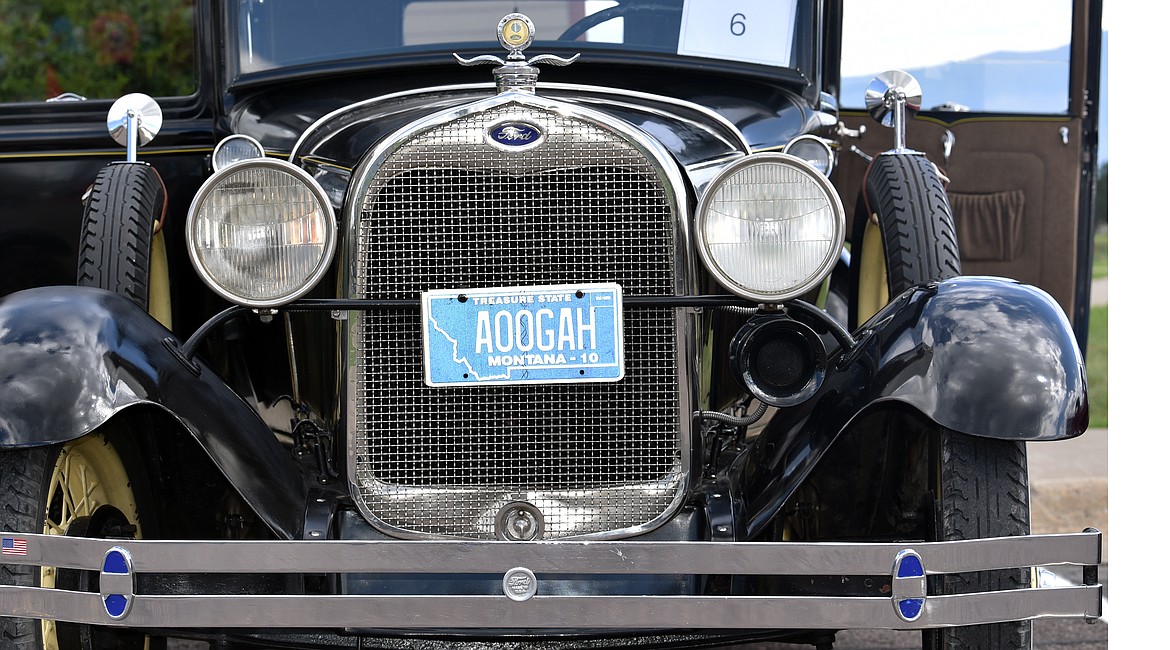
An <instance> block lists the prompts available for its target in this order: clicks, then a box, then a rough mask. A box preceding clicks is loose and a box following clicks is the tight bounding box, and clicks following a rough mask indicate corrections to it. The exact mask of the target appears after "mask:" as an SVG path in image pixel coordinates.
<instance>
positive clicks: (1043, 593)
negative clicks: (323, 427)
mask: <svg viewBox="0 0 1170 650" xmlns="http://www.w3.org/2000/svg"><path fill="white" fill-rule="evenodd" d="M0 535H3V537H4V544H5V548H4V550H5V554H4V555H3V556H2V557H0V563H5V564H23V565H42V564H43V565H49V566H57V567H63V568H72V569H82V570H89V571H96V572H100V592H101V593H86V592H73V591H66V590H60V589H42V588H39V587H17V586H9V585H3V586H0V616H21V617H28V618H46V619H55V620H59V621H72V622H78V623H91V624H98V625H110V626H125V627H150V628H202V627H210V628H316V629H325V628H343V627H352V628H387V629H389V628H394V629H426V628H432V629H437V628H443V629H468V628H496V629H500V628H508V629H529V630H535V629H542V628H544V629H549V628H556V629H562V630H563V629H566V628H572V629H581V630H587V629H602V628H604V629H620V628H625V629H719V628H723V629H781V628H802V629H812V628H824V629H845V628H887V629H921V628H929V627H948V626H956V625H975V624H983V623H995V622H1002V621H1010V620H1022V619H1036V618H1047V617H1070V616H1071V617H1085V618H1087V619H1090V620H1092V619H1095V618H1097V617H1100V616H1101V602H1102V601H1101V598H1102V587H1101V585H1099V584H1095V583H1096V578H1095V574H1096V567H1097V565H1098V564H1099V563H1100V561H1101V535H1100V533H1099V532H1097V531H1095V530H1091V529H1090V530H1089V531H1086V532H1084V533H1077V534H1069V535H1033V536H1026V537H1002V538H992V539H981V540H969V541H957V542H907V543H874V544H866V543H836V542H822V543H808V544H806V543H724V542H527V543H523V542H522V543H512V542H430V541H409V542H407V541H332V540H330V541H291V542H289V541H282V542H267V541H264V542H260V541H133V540H124V541H123V540H103V539H86V538H73V537H60V536H49V535H31V534H30V535H24V534H13V533H0ZM15 549H19V550H15ZM20 553H22V554H20ZM1057 564H1076V565H1083V566H1084V567H1085V578H1086V579H1085V582H1086V584H1084V585H1077V586H1069V587H1046V588H1035V587H1034V588H1029V589H1018V590H1012V591H996V592H984V593H973V594H962V595H946V596H931V595H928V594H927V589H926V577H927V576H929V575H937V574H945V573H960V572H968V571H986V570H994V569H1006V568H1015V567H1036V566H1050V565H1057ZM144 573H156V574H157V573H228V574H230V573H249V574H255V573H411V574H418V573H435V574H449V573H476V574H493V573H494V574H497V575H499V576H500V577H501V586H500V595H495V596H430V595H417V596H364V595H363V596H358V595H299V594H296V595H247V596H239V595H212V594H209V595H182V596H177V595H174V596H173V595H153V594H151V595H146V594H136V593H134V587H135V580H134V577H135V575H136V574H144ZM553 574H667V575H677V574H715V575H725V574H743V575H765V574H771V575H875V576H876V575H887V576H890V579H891V594H890V596H888V597H887V596H882V597H872V596H549V595H541V594H540V593H539V586H540V576H541V575H553Z"/></svg>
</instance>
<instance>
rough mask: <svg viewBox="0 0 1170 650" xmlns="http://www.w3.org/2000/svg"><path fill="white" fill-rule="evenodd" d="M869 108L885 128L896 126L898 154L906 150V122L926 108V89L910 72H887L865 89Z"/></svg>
mask: <svg viewBox="0 0 1170 650" xmlns="http://www.w3.org/2000/svg"><path fill="white" fill-rule="evenodd" d="M865 108H866V110H868V111H869V114H870V115H872V116H873V119H875V120H877V121H878V122H880V123H881V124H882V126H892V127H894V152H895V153H901V152H903V151H906V120H907V119H908V118H910V117H913V116H914V114H915V113H917V112H918V110H919V109H920V108H922V86H921V85H919V84H918V80H917V79H915V78H914V76H913V75H911V74H910V73H908V72H904V71H902V70H887V71H886V72H883V73H881V74H879V75H878V76H876V77H874V78H873V81H870V82H869V86H867V87H866V89H865Z"/></svg>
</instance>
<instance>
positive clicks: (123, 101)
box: [106, 93, 163, 162]
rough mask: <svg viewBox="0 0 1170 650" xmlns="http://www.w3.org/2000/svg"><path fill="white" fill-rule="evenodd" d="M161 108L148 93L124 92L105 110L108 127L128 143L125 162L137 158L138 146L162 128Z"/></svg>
mask: <svg viewBox="0 0 1170 650" xmlns="http://www.w3.org/2000/svg"><path fill="white" fill-rule="evenodd" d="M162 122H163V118H162V108H160V107H159V105H158V102H156V101H154V99H153V98H152V97H150V96H149V95H143V94H142V93H130V94H129V95H123V96H121V97H119V98H118V100H117V101H115V102H114V105H113V106H111V107H110V112H109V113H107V114H106V128H107V129H109V132H110V137H111V138H113V139H114V142H117V143H118V144H122V145H126V162H137V161H138V147H139V145H145V144H146V143H148V142H150V141H151V140H153V139H154V136H156V135H158V132H159V130H160V129H162Z"/></svg>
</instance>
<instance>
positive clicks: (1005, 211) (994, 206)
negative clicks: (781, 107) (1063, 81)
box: [833, 113, 1080, 315]
mask: <svg viewBox="0 0 1170 650" xmlns="http://www.w3.org/2000/svg"><path fill="white" fill-rule="evenodd" d="M842 119H843V121H844V122H845V123H846V125H848V126H849V127H850V128H857V126H859V125H861V124H864V125H865V126H866V133H865V134H864V135H863V136H862V137H861V138H860V139H857V140H852V139H846V140H845V142H844V143H843V145H844V146H843V150H842V151H841V153H840V163H839V165H838V168H837V170H836V171H835V172H834V173H833V182H834V184H835V185H836V186H837V188H838V190H839V191H840V192H841V196H842V200H843V202H844V203H845V206H846V211H847V212H848V213H849V217H850V218H849V221H847V223H852V211H853V209H854V207H855V202H856V197H857V192H858V188H859V187H861V180H862V177H863V175H864V173H865V169H866V167H867V165H868V163H867V162H866V161H865V160H864V159H863V158H861V157H860V156H858V155H856V154H854V153H851V152H850V151H849V150H848V149H849V147H850V146H851V145H857V147H858V148H860V149H861V150H863V151H865V152H866V153H868V154H870V155H873V154H877V153H880V152H882V151H886V150H888V149H890V148H892V147H893V131H892V130H891V129H888V128H886V127H882V126H880V125H879V124H877V122H875V121H874V120H873V119H872V118H870V117H869V116H868V115H864V114H857V113H848V114H845V115H843V116H842ZM1062 126H1063V127H1067V128H1068V144H1065V143H1064V141H1063V139H1062V135H1061V131H1060V128H1061V127H1062ZM948 129H949V130H950V131H951V132H952V133H953V134H954V136H955V143H954V147H953V149H952V151H951V156H950V159H949V160H948V161H946V162H945V164H944V159H943V147H942V142H943V136H944V134H945V133H946V131H947V130H948ZM1079 137H1080V125H1079V119H1074V118H1065V117H1060V118H1053V117H1047V116H1045V117H1036V118H1020V119H1010V118H968V119H960V120H957V121H956V122H954V123H953V124H951V125H949V126H948V125H944V124H942V123H940V122H938V121H936V120H933V119H928V118H923V117H918V118H915V119H914V120H913V121H912V122H911V124H910V125H909V127H908V137H907V140H908V141H907V146H908V147H910V148H911V149H915V150H917V151H921V152H923V153H925V154H927V156H929V157H930V159H931V160H933V161H934V162H935V163H936V164H938V165H939V167H940V170H941V171H942V172H943V174H944V175H945V176H947V177H948V178H949V179H950V182H949V183H948V185H947V193H948V196H949V197H950V198H951V203H952V212H953V213H954V216H955V230H956V232H957V234H958V236H959V246H960V255H961V260H962V264H963V273H964V274H967V275H997V276H1003V277H1009V278H1013V279H1016V280H1020V281H1022V282H1026V283H1028V284H1033V285H1036V286H1039V287H1040V288H1042V289H1044V290H1045V291H1047V292H1048V293H1050V294H1052V296H1053V297H1055V298H1056V299H1057V300H1058V301H1059V302H1060V304H1061V305H1062V306H1063V307H1064V308H1065V311H1066V312H1067V313H1069V314H1070V315H1071V313H1072V307H1073V299H1074V292H1075V280H1076V254H1077V249H1076V242H1077V237H1076V222H1077V187H1078V174H1079V162H1078V159H1077V158H1078V156H1077V152H1078V151H1079V150H1080V143H1079V141H1078V140H1079Z"/></svg>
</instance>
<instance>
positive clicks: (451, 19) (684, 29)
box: [229, 0, 813, 75]
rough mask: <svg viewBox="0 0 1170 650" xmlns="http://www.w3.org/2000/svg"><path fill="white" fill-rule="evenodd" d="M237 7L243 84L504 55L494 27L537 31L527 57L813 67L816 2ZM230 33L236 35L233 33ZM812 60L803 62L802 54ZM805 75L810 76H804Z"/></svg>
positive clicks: (247, 3)
mask: <svg viewBox="0 0 1170 650" xmlns="http://www.w3.org/2000/svg"><path fill="white" fill-rule="evenodd" d="M728 4H735V3H719V2H713V1H712V0H502V1H501V0H237V5H236V11H235V12H234V13H235V15H234V16H233V19H234V20H235V25H234V26H233V31H234V32H235V34H236V45H237V48H236V55H237V65H238V68H237V71H238V73H239V74H241V75H247V74H253V73H257V72H264V71H268V70H277V69H280V68H289V67H295V66H302V65H309V64H319V63H323V62H331V61H358V60H362V59H370V58H383V57H386V56H396V55H411V54H419V53H443V54H445V55H448V56H449V55H450V53H453V52H457V53H460V54H463V55H478V54H488V53H490V54H497V55H500V56H503V55H504V54H505V51H504V50H503V48H501V47H500V45H499V44H498V43H497V42H496V26H497V25H498V24H499V21H500V19H501V18H503V17H504V16H505V15H506V14H509V13H512V12H520V13H524V14H526V15H527V16H528V17H529V18H531V19H532V21H533V23H534V24H535V28H536V29H535V37H536V38H535V42H534V43H533V45H532V47H531V48H530V50H529V54H530V55H531V54H538V53H542V52H547V51H550V50H562V51H563V50H573V51H581V52H587V51H588V50H591V49H598V50H611V51H612V50H618V51H622V52H648V53H657V54H672V55H679V56H686V57H698V58H700V59H716V60H720V61H730V62H737V63H750V64H756V65H763V66H771V67H779V68H804V67H807V65H808V63H807V62H809V61H811V60H813V56H812V55H811V52H812V51H813V48H812V46H811V45H810V43H809V41H811V40H812V38H811V28H807V29H798V27H797V26H798V25H801V24H807V25H811V24H812V20H811V17H809V16H808V14H809V13H810V11H811V9H810V7H811V5H812V2H811V1H809V0H766V1H762V2H761V1H756V2H748V3H739V4H740V5H743V6H744V7H746V8H743V7H739V8H731V7H729V6H726V5H728ZM229 33H231V32H229ZM802 52H803V53H804V54H801V53H802ZM805 72H806V74H807V72H808V71H807V70H805Z"/></svg>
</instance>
